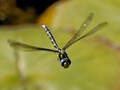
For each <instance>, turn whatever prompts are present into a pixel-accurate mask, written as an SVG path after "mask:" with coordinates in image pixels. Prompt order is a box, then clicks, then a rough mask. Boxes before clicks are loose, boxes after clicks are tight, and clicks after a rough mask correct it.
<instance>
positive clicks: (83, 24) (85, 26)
mask: <svg viewBox="0 0 120 90" xmlns="http://www.w3.org/2000/svg"><path fill="white" fill-rule="evenodd" d="M93 15H94V14H93V13H90V15H89V16H88V17H87V18H86V20H85V21H84V22H83V23H82V25H81V26H80V29H79V30H78V31H77V33H76V34H75V35H74V36H73V37H72V38H71V39H70V40H69V41H68V43H67V44H66V45H65V46H64V47H63V50H65V49H66V48H67V47H68V45H69V44H70V43H71V42H73V41H74V40H75V39H76V38H77V37H78V36H79V35H80V34H81V33H82V32H83V31H84V30H85V29H86V28H87V26H88V25H89V23H90V22H91V20H92V18H93Z"/></svg>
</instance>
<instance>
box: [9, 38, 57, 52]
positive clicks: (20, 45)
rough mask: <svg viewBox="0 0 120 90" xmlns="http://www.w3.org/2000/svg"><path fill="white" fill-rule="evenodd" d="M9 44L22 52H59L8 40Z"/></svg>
mask: <svg viewBox="0 0 120 90" xmlns="http://www.w3.org/2000/svg"><path fill="white" fill-rule="evenodd" d="M8 43H9V44H10V46H11V47H13V48H15V49H18V50H22V51H50V52H58V51H57V50H52V49H47V48H41V47H35V46H32V45H27V44H24V43H21V42H17V41H13V40H8Z"/></svg>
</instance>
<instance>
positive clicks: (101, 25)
mask: <svg viewBox="0 0 120 90" xmlns="http://www.w3.org/2000/svg"><path fill="white" fill-rule="evenodd" d="M106 25H107V22H102V23H100V24H98V25H97V26H96V27H94V28H93V29H92V30H90V31H89V32H88V33H86V34H85V35H83V36H81V37H79V38H78V39H76V40H75V41H73V42H71V43H70V44H69V45H67V46H66V47H65V48H64V50H66V49H67V48H68V47H70V46H71V45H72V44H74V43H75V42H77V41H79V40H81V39H83V38H85V37H87V36H90V35H91V34H93V33H95V32H97V31H98V30H100V29H101V28H103V27H105V26H106Z"/></svg>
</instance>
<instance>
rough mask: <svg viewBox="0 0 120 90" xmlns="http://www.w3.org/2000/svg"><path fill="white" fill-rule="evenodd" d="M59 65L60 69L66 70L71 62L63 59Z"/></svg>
mask: <svg viewBox="0 0 120 90" xmlns="http://www.w3.org/2000/svg"><path fill="white" fill-rule="evenodd" d="M60 64H61V66H62V67H64V68H68V67H69V66H70V64H71V61H70V60H69V58H63V59H62V60H61V61H60Z"/></svg>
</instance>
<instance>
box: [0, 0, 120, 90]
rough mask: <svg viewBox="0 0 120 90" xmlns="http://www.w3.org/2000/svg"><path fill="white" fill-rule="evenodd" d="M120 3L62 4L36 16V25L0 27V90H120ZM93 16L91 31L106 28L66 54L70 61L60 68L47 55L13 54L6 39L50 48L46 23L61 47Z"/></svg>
mask: <svg viewBox="0 0 120 90" xmlns="http://www.w3.org/2000/svg"><path fill="white" fill-rule="evenodd" d="M119 10H120V1H119V0H96V1H95V0H84V1H81V0H70V1H68V0H63V1H62V2H56V3H54V4H53V5H52V6H50V7H48V9H47V10H46V11H45V12H44V13H43V14H42V15H41V16H40V18H39V20H38V23H37V24H36V23H35V24H24V25H23V24H22V25H16V26H10V25H9V26H1V27H0V90H120V70H119V69H120V25H119V23H120V11H119ZM90 12H93V13H94V14H95V16H94V19H93V21H92V22H91V24H90V26H89V27H88V28H87V30H88V31H89V30H90V29H91V28H93V27H94V26H95V25H97V24H99V23H100V22H103V21H107V22H108V25H107V26H106V27H105V28H103V29H102V30H100V31H99V32H97V33H95V34H94V35H92V36H90V37H87V38H85V39H83V40H81V41H79V42H77V43H76V44H74V45H73V46H71V47H70V48H69V49H68V50H66V52H67V53H68V56H69V58H70V59H71V61H72V64H71V66H70V67H69V68H68V69H64V68H62V67H61V66H60V64H59V62H58V61H57V54H54V53H51V52H44V51H40V52H39V51H38V52H23V51H16V50H14V49H13V48H11V47H10V46H9V44H8V43H7V40H8V39H12V40H16V41H20V42H23V43H26V44H30V45H35V46H40V47H46V48H51V49H54V47H53V46H52V44H51V42H50V40H49V38H48V37H47V35H46V33H45V32H44V30H43V29H42V28H41V24H42V23H44V24H46V25H47V26H48V27H49V29H50V31H51V32H52V33H53V36H54V37H55V39H56V41H57V43H58V45H59V46H60V48H62V47H63V46H64V45H65V44H66V42H67V41H68V40H69V39H70V38H71V37H72V36H73V35H74V33H75V32H76V31H77V29H79V27H80V25H81V24H82V22H83V21H84V20H85V19H86V17H87V16H88V15H89V14H90Z"/></svg>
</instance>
